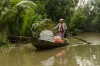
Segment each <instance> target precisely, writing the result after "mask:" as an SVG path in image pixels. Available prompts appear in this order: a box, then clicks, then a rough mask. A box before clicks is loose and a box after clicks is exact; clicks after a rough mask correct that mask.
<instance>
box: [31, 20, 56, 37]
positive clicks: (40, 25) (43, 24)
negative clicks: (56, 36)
mask: <svg viewBox="0 0 100 66" xmlns="http://www.w3.org/2000/svg"><path fill="white" fill-rule="evenodd" d="M45 29H48V30H52V31H53V29H54V24H53V23H52V22H51V20H50V19H44V20H42V21H38V22H35V23H33V25H32V31H33V33H34V36H36V37H39V36H40V32H41V31H42V30H45Z"/></svg>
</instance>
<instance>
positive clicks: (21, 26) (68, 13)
mask: <svg viewBox="0 0 100 66" xmlns="http://www.w3.org/2000/svg"><path fill="white" fill-rule="evenodd" d="M79 1H81V0H0V44H1V43H4V42H6V41H8V39H7V35H15V36H28V37H29V36H32V32H31V30H34V31H35V32H36V33H37V34H39V32H40V31H41V30H43V29H45V27H47V26H48V25H47V23H46V22H48V20H46V19H50V20H51V21H52V24H53V25H54V24H57V22H58V20H59V19H60V18H64V19H65V21H66V24H67V26H68V30H69V31H74V30H78V31H87V32H89V31H95V32H100V0H91V1H89V2H88V3H85V2H84V1H82V2H81V3H82V4H83V5H79ZM51 21H50V22H51ZM32 24H33V28H32V29H31V27H32ZM46 25H47V26H46ZM49 27H50V26H49ZM52 29H53V28H52ZM2 37H3V38H2ZM1 45H2V44H1Z"/></svg>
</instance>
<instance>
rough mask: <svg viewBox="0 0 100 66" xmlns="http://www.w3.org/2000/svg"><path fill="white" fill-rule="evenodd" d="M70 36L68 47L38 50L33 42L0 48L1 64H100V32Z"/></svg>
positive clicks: (75, 65) (85, 65)
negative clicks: (75, 36)
mask: <svg viewBox="0 0 100 66" xmlns="http://www.w3.org/2000/svg"><path fill="white" fill-rule="evenodd" d="M77 37H79V38H81V39H84V40H86V41H88V42H91V44H87V43H85V42H83V41H81V40H78V39H76V38H73V37H69V38H68V39H69V42H70V43H69V45H68V46H66V47H61V48H56V49H51V50H44V51H38V50H36V49H34V47H33V46H32V44H31V43H28V44H24V45H23V44H18V46H14V47H10V48H0V66H100V34H99V33H83V34H79V35H78V36H77Z"/></svg>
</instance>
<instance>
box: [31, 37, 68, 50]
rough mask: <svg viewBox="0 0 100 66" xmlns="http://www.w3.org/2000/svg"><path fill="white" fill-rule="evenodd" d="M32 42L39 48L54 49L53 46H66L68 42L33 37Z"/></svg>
mask: <svg viewBox="0 0 100 66" xmlns="http://www.w3.org/2000/svg"><path fill="white" fill-rule="evenodd" d="M32 44H33V46H34V47H35V48H37V49H52V48H57V47H63V46H66V45H67V44H68V43H54V42H49V41H44V40H38V39H37V38H35V37H33V38H32Z"/></svg>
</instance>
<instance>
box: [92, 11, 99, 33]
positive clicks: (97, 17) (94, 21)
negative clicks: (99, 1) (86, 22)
mask: <svg viewBox="0 0 100 66" xmlns="http://www.w3.org/2000/svg"><path fill="white" fill-rule="evenodd" d="M92 24H93V26H94V29H95V31H98V32H100V13H98V15H97V16H96V17H95V18H94V20H93V22H92Z"/></svg>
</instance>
